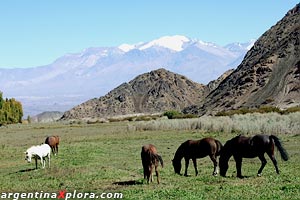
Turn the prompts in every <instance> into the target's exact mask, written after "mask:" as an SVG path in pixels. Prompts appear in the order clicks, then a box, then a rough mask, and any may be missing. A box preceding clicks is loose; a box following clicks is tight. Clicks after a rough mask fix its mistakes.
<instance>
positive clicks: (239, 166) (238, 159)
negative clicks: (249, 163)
mask: <svg viewBox="0 0 300 200" xmlns="http://www.w3.org/2000/svg"><path fill="white" fill-rule="evenodd" d="M234 160H235V167H236V174H237V177H238V178H243V176H242V161H243V158H242V157H234Z"/></svg>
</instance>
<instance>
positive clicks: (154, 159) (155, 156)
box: [150, 153, 164, 167]
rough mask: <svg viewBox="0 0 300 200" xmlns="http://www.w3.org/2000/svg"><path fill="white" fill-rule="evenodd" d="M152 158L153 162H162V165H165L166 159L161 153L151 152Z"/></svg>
mask: <svg viewBox="0 0 300 200" xmlns="http://www.w3.org/2000/svg"><path fill="white" fill-rule="evenodd" d="M150 156H151V160H152V163H153V164H154V163H156V161H157V162H160V164H161V166H162V167H164V161H163V159H162V157H161V156H160V155H159V154H153V153H151V155H150Z"/></svg>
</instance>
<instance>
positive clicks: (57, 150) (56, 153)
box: [56, 145, 58, 155]
mask: <svg viewBox="0 0 300 200" xmlns="http://www.w3.org/2000/svg"><path fill="white" fill-rule="evenodd" d="M56 155H58V145H56Z"/></svg>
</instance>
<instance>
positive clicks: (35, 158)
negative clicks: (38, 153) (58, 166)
mask: <svg viewBox="0 0 300 200" xmlns="http://www.w3.org/2000/svg"><path fill="white" fill-rule="evenodd" d="M34 160H35V169H37V157H35V158H34Z"/></svg>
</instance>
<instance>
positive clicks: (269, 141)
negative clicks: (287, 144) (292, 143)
mask: <svg viewBox="0 0 300 200" xmlns="http://www.w3.org/2000/svg"><path fill="white" fill-rule="evenodd" d="M275 146H276V147H277V148H278V150H279V152H280V155H281V158H282V159H283V160H284V161H287V160H288V154H287V152H286V150H285V149H284V148H283V146H282V144H281V142H280V140H279V138H278V137H276V136H274V135H255V136H253V137H245V136H243V135H239V136H237V137H234V138H232V139H231V140H228V141H227V142H226V143H225V145H224V147H223V149H222V151H221V155H220V160H219V165H220V175H221V176H226V172H227V169H228V160H229V159H230V157H231V156H233V158H234V160H235V162H236V170H237V177H239V178H243V176H242V159H243V158H255V157H258V158H259V159H260V160H261V167H260V168H259V170H258V172H257V176H261V172H262V170H263V169H264V167H265V165H266V164H267V160H266V158H265V156H264V154H265V153H267V154H268V156H269V157H270V159H271V160H272V162H273V164H274V166H275V169H276V172H277V174H279V169H278V167H277V161H276V158H275V156H274V148H275Z"/></svg>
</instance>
